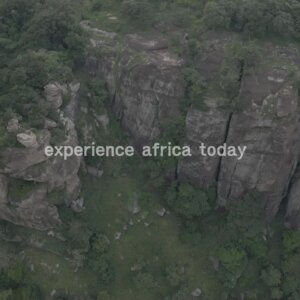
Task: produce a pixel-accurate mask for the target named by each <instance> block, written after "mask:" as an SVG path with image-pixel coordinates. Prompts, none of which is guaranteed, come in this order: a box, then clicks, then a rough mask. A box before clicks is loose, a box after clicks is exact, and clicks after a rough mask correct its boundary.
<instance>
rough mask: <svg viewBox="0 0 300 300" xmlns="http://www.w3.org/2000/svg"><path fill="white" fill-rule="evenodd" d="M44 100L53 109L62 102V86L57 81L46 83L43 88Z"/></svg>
mask: <svg viewBox="0 0 300 300" xmlns="http://www.w3.org/2000/svg"><path fill="white" fill-rule="evenodd" d="M44 90H45V96H46V100H47V102H48V103H49V105H50V106H51V107H53V108H55V109H57V108H60V107H61V106H62V103H63V91H64V90H63V88H62V86H61V85H59V84H57V83H51V84H47V85H46V86H45V88H44Z"/></svg>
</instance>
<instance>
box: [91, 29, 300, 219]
mask: <svg viewBox="0 0 300 300" xmlns="http://www.w3.org/2000/svg"><path fill="white" fill-rule="evenodd" d="M235 38H236V37H235V36H233V35H230V34H224V33H222V34H219V33H211V32H210V33H207V34H205V36H203V43H202V48H201V50H202V52H201V53H200V55H199V57H198V59H197V60H196V65H195V68H196V69H197V70H198V72H199V74H200V75H201V76H202V77H203V80H204V82H205V83H206V84H207V86H208V88H207V92H206V95H205V96H204V98H203V99H202V100H203V104H204V106H205V107H206V109H197V107H195V106H194V105H192V107H191V108H190V109H189V110H188V113H187V116H186V128H185V132H186V138H185V143H186V144H188V145H190V146H191V147H192V149H193V157H190V158H186V159H182V160H181V161H179V164H178V169H177V175H178V178H179V179H180V180H188V181H192V182H194V183H195V184H198V185H199V186H201V187H202V188H208V187H212V186H215V187H217V202H218V205H219V206H228V205H229V204H230V203H231V201H238V200H239V199H242V198H243V197H244V196H245V195H246V194H249V193H251V194H254V195H256V197H259V198H261V199H262V201H264V203H265V210H266V217H267V219H268V220H271V219H272V218H273V217H274V215H275V214H276V213H277V211H278V209H279V205H280V203H281V201H282V200H283V199H284V198H285V197H286V196H287V193H288V190H289V186H290V182H291V178H292V177H293V174H294V172H295V169H296V166H297V163H298V159H299V150H300V145H299V136H300V128H299V102H298V97H299V95H298V90H297V88H296V86H295V82H294V80H293V77H292V73H293V72H295V70H297V69H298V68H299V66H300V63H299V54H298V52H297V50H296V49H295V48H293V47H292V46H290V47H277V46H274V45H271V44H270V45H267V44H266V45H265V46H264V48H263V49H262V57H264V59H262V60H261V61H260V62H259V63H258V64H256V66H251V67H248V68H246V66H245V62H242V63H241V66H240V68H241V69H240V70H238V72H239V74H238V76H237V78H236V79H234V80H236V82H235V83H234V84H235V87H236V88H237V90H236V92H235V94H234V95H233V96H230V97H229V96H228V95H226V93H225V92H224V86H223V83H222V80H221V76H220V74H221V73H222V66H223V65H224V62H225V59H226V51H225V49H226V45H228V44H229V43H231V42H232V41H233V40H234V39H235ZM92 46H93V47H94V48H98V49H100V51H101V53H102V55H101V56H100V57H99V56H96V55H91V56H89V57H88V59H87V64H86V67H87V69H88V71H89V73H90V74H91V75H93V76H100V77H102V78H104V79H105V81H106V83H107V86H108V89H109V92H110V94H111V97H112V99H113V101H112V102H113V103H112V106H113V109H114V111H115V113H116V114H117V116H118V117H119V118H120V120H121V123H122V125H123V127H124V128H125V129H126V130H127V131H128V132H129V133H130V135H131V136H132V137H133V139H134V141H135V142H136V143H137V144H141V143H150V142H151V141H153V140H154V139H156V138H158V137H159V136H160V135H161V133H162V131H163V124H164V123H166V122H168V120H174V119H175V118H176V116H177V114H178V102H179V99H180V98H182V97H183V95H184V84H183V82H182V81H181V75H180V74H181V73H182V67H183V63H182V61H181V60H180V59H178V58H176V56H174V55H173V54H172V53H170V51H169V50H168V47H167V43H165V41H164V40H163V39H161V38H160V37H158V36H156V37H155V38H153V37H152V36H139V35H127V36H126V37H125V39H124V42H123V44H122V45H121V46H120V45H118V46H116V42H115V40H112V39H110V40H109V41H107V40H106V41H104V40H103V39H101V38H100V39H97V38H96V39H94V40H92ZM119 49H121V50H119ZM201 143H204V144H206V145H209V146H210V145H212V146H218V145H222V144H223V143H226V144H228V145H233V146H247V150H246V154H245V156H244V157H243V159H242V160H237V159H236V158H231V157H223V158H220V157H212V158H209V157H203V156H201V155H200V153H199V152H198V151H197V149H198V146H199V145H200V144H201ZM295 185H296V186H295ZM297 191H298V185H297V182H295V183H294V185H293V186H292V189H291V194H290V196H289V206H288V213H287V216H293V218H295V217H294V216H295V214H296V215H297V216H299V215H300V213H299V210H300V209H299V207H300V204H299V203H300V201H299V200H298V198H297V197H296V196H295V195H296V194H297V193H298V192H297Z"/></svg>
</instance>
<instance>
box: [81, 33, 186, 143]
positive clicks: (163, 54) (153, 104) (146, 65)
mask: <svg viewBox="0 0 300 300" xmlns="http://www.w3.org/2000/svg"><path fill="white" fill-rule="evenodd" d="M92 45H93V46H94V47H96V48H97V47H99V51H101V56H100V55H99V56H93V55H91V56H90V57H88V59H87V63H86V68H87V70H88V72H89V74H90V75H93V76H100V77H102V78H104V79H105V81H106V82H107V86H108V90H109V92H110V95H111V97H112V106H113V110H114V111H115V113H116V115H117V116H118V118H119V119H120V121H121V123H122V125H123V127H124V128H125V129H126V130H127V131H128V132H129V133H130V135H131V136H132V137H133V139H134V141H135V143H136V144H137V145H141V144H143V143H148V142H150V141H153V140H154V139H156V138H157V137H158V136H159V135H160V134H161V132H162V130H163V128H164V125H165V123H166V121H167V120H171V119H175V118H176V117H177V116H178V111H179V107H178V103H179V100H181V99H182V97H183V93H184V85H183V82H182V79H181V73H180V70H181V67H182V64H183V61H182V60H181V59H179V58H178V57H176V55H173V54H171V53H170V52H169V51H168V49H167V43H166V41H164V40H163V39H161V38H157V37H156V38H153V37H142V36H139V35H127V36H126V37H125V40H124V41H123V43H122V44H121V45H120V44H117V43H116V42H112V41H111V40H110V41H109V42H107V43H106V44H103V42H102V43H100V42H99V41H97V40H96V41H93V43H92Z"/></svg>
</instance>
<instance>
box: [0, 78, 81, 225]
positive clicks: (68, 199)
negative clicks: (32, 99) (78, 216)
mask: <svg viewBox="0 0 300 300" xmlns="http://www.w3.org/2000/svg"><path fill="white" fill-rule="evenodd" d="M79 87H80V85H79V84H72V85H70V91H71V100H70V101H69V103H68V105H67V107H66V108H65V111H61V110H58V112H59V115H60V120H59V124H58V125H59V126H60V127H61V128H63V129H64V134H65V139H64V141H63V142H62V143H61V145H62V146H74V147H75V146H77V145H78V138H77V132H76V129H75V124H74V122H75V117H76V107H77V100H78V90H79ZM52 88H53V89H52ZM51 89H52V92H53V93H52V94H51V93H50V94H51V97H50V98H51V101H50V102H51V103H52V104H53V107H56V108H57V107H58V106H59V105H58V103H60V100H59V99H58V98H59V97H60V96H59V95H60V93H61V92H62V90H61V89H60V88H58V87H57V85H55V88H54V86H53V85H52V86H51V85H50V87H49V86H48V87H46V88H45V90H46V91H47V90H48V91H49V90H51ZM59 90H60V91H59ZM54 91H56V92H57V94H55V93H54ZM50 94H48V97H49V95H50ZM56 97H58V98H57V99H56V100H55V98H56ZM50 98H48V101H49V99H50ZM55 103H56V104H55ZM50 127H51V126H50ZM18 140H19V142H21V143H22V144H23V145H24V146H25V147H26V148H5V149H4V150H2V151H1V152H0V219H4V220H6V221H9V222H12V223H14V224H17V225H22V226H26V227H30V228H35V229H39V230H47V229H50V228H52V227H55V226H58V225H60V224H61V222H60V219H59V215H58V212H57V208H56V207H55V206H53V205H51V204H49V203H48V194H49V193H51V192H55V191H57V192H58V191H59V192H61V193H64V195H65V203H66V205H68V206H70V207H71V208H73V207H74V210H76V211H79V210H78V207H79V205H78V204H77V206H75V205H74V203H77V202H78V203H80V205H82V207H83V199H81V198H80V199H79V195H80V187H81V185H80V180H79V177H78V172H79V168H80V164H81V158H80V157H76V156H73V157H70V158H69V159H67V160H65V159H64V158H63V157H60V156H58V157H47V156H46V155H45V147H46V146H48V145H49V144H50V140H51V133H50V131H49V130H47V129H43V130H39V131H36V134H33V133H32V131H28V132H25V133H23V134H21V135H18ZM1 174H2V175H1ZM9 179H19V180H23V181H26V182H34V183H35V184H34V186H35V188H34V190H33V191H32V193H31V194H30V196H29V197H28V198H26V199H22V200H21V201H20V200H18V201H15V199H11V197H10V195H9V193H8V195H7V190H13V189H14V188H15V187H14V185H13V182H14V180H11V182H12V183H11V184H12V185H11V186H10V188H9V189H8V188H7V182H8V180H9ZM8 199H9V203H8ZM79 200H80V201H79ZM75 208H76V209H75Z"/></svg>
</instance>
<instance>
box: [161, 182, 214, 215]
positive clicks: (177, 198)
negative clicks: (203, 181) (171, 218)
mask: <svg viewBox="0 0 300 300" xmlns="http://www.w3.org/2000/svg"><path fill="white" fill-rule="evenodd" d="M166 200H167V203H168V204H169V205H170V206H171V207H172V208H173V209H174V210H175V211H176V212H177V213H179V214H181V215H183V216H184V217H186V218H188V219H191V218H194V217H200V216H202V215H205V214H207V213H208V212H209V211H210V209H211V207H210V205H209V202H208V196H207V194H206V193H205V192H204V191H202V190H200V189H196V188H194V187H193V186H192V185H190V184H188V183H182V184H180V186H179V187H178V188H176V187H175V186H172V187H171V188H170V189H169V190H168V192H167V194H166Z"/></svg>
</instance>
